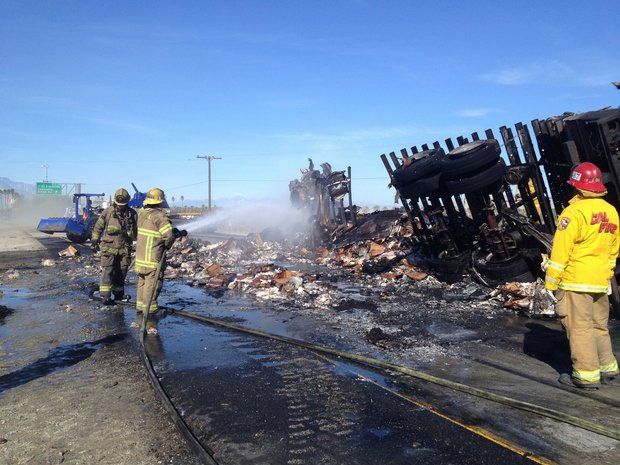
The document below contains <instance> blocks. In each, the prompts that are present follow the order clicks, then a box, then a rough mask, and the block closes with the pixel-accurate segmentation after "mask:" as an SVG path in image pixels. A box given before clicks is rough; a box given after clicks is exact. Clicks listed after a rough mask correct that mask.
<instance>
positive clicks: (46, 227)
mask: <svg viewBox="0 0 620 465" xmlns="http://www.w3.org/2000/svg"><path fill="white" fill-rule="evenodd" d="M70 220H71V218H43V219H42V220H41V221H39V225H38V226H37V230H39V231H41V232H43V233H46V234H54V233H63V232H66V231H67V223H68V222H69V221H70Z"/></svg>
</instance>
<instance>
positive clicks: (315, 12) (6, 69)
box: [0, 0, 620, 204]
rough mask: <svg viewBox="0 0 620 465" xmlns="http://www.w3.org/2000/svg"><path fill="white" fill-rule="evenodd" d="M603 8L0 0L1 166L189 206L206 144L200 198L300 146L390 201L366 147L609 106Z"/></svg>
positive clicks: (281, 181) (278, 175) (614, 57)
mask: <svg viewBox="0 0 620 465" xmlns="http://www.w3.org/2000/svg"><path fill="white" fill-rule="evenodd" d="M619 18H620V5H619V4H618V3H617V2H610V1H591V2H584V1H582V0H580V1H576V0H564V1H539V2H533V1H532V2H515V1H487V0H482V1H480V0H479V1H476V2H467V1H441V0H436V1H433V2H414V1H400V2H398V1H381V2H379V1H364V0H358V1H354V0H342V1H338V0H333V1H316V2H308V1H286V2H278V1H269V2H267V1H244V2H237V1H232V0H227V1H178V2H170V1H165V2H137V1H135V2H134V1H116V2H112V1H105V2H104V1H88V2H85V1H54V2H50V1H38V2H32V1H23V0H20V1H8V0H0V160H1V161H2V163H1V164H0V176H7V177H10V178H12V179H14V180H17V181H25V182H35V181H37V180H41V178H42V177H43V175H44V170H43V169H42V168H41V165H42V164H43V163H47V164H48V165H49V166H50V180H54V181H70V182H74V181H81V182H85V183H87V189H88V190H92V191H105V192H106V193H110V192H111V191H113V190H114V189H115V188H116V187H118V186H120V185H123V186H127V187H129V183H130V182H131V181H135V182H136V183H137V184H138V186H139V187H141V188H143V189H146V188H149V187H151V186H153V185H157V186H161V187H163V188H164V189H165V190H166V191H167V193H168V195H169V196H172V195H175V196H177V197H179V196H180V195H184V196H185V197H186V198H188V199H192V198H193V199H202V198H206V184H204V181H205V179H206V162H205V161H202V160H196V158H195V157H196V155H198V154H200V155H207V154H211V155H216V156H221V157H222V158H223V159H222V160H218V161H216V162H214V179H215V182H214V196H215V197H216V198H218V197H220V198H223V197H231V196H235V195H244V196H250V197H275V196H286V195H288V193H287V192H288V187H287V185H288V180H290V179H292V178H294V177H296V176H297V175H298V174H299V168H300V167H303V166H306V157H307V156H311V157H312V158H314V161H315V163H316V164H317V165H318V163H320V162H323V161H330V162H331V164H332V166H333V167H334V168H336V169H338V168H340V169H345V168H346V166H347V164H351V165H352V167H353V173H354V191H355V197H356V200H357V201H358V202H359V203H362V204H390V203H391V201H392V193H391V192H390V191H388V190H387V189H386V187H385V186H386V184H387V177H386V175H385V171H384V169H383V167H382V165H381V163H380V161H379V158H378V156H379V155H380V154H381V153H383V152H388V151H391V150H398V149H400V148H401V147H405V146H409V147H410V146H411V145H414V144H422V143H424V142H432V141H433V140H437V139H439V140H443V139H444V138H446V137H453V136H457V135H459V134H464V133H466V132H467V131H472V130H484V129H486V128H487V127H492V128H494V129H495V128H497V127H498V126H500V125H502V124H510V123H515V122H517V121H524V122H529V120H530V119H532V118H535V117H545V116H550V115H553V114H558V113H561V112H563V111H566V110H571V111H580V110H590V109H596V108H600V107H603V106H609V105H613V106H617V105H618V103H619V100H620V99H619V97H620V91H617V90H615V88H614V87H613V86H611V84H610V81H612V80H614V81H616V80H620V53H619V51H620V34H619V33H618V19H619ZM372 178H379V179H372ZM234 180H236V181H234ZM197 183H203V184H197ZM182 186H184V187H182Z"/></svg>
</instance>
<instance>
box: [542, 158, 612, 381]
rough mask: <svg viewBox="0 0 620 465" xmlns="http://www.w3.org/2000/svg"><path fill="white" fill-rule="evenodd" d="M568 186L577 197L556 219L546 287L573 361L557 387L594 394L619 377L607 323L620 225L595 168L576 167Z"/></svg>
mask: <svg viewBox="0 0 620 465" xmlns="http://www.w3.org/2000/svg"><path fill="white" fill-rule="evenodd" d="M568 183H569V184H570V185H571V186H573V187H574V188H575V189H577V192H578V194H577V195H576V196H575V197H573V198H572V199H571V200H570V202H569V206H568V207H566V209H564V211H563V212H562V213H561V214H560V216H559V218H558V228H557V231H556V233H555V236H554V238H553V249H552V250H551V257H550V259H549V262H548V263H547V270H546V277H545V287H546V288H547V289H548V290H551V291H555V297H556V299H557V303H556V313H557V314H558V316H559V317H560V318H561V321H562V325H563V326H564V328H565V329H566V334H567V336H568V340H569V345H570V351H571V359H572V362H573V372H572V375H571V376H570V377H569V376H568V375H567V374H564V375H562V376H561V377H560V382H562V383H566V384H569V383H572V384H574V385H575V386H577V387H580V388H586V389H596V388H598V387H599V386H600V384H601V381H603V382H605V381H609V380H611V379H613V378H614V377H615V376H616V375H617V374H618V362H617V361H616V358H615V357H614V354H613V352H612V347H611V340H610V337H609V331H608V328H607V322H608V319H609V298H608V294H610V293H611V284H610V282H611V279H612V278H613V276H614V271H615V268H616V257H617V256H618V247H619V245H620V229H619V227H618V226H619V224H620V223H619V221H618V212H617V211H616V209H615V208H614V207H613V206H612V205H610V204H609V203H607V202H606V201H605V200H603V199H602V197H603V196H604V195H605V194H606V193H607V190H606V188H605V185H604V184H603V183H602V181H601V171H600V169H599V168H598V167H597V166H596V165H594V164H592V163H589V162H586V163H581V164H580V165H578V166H577V167H576V168H575V169H574V170H573V171H572V173H571V177H570V179H569V181H568Z"/></svg>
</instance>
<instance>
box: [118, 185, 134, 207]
mask: <svg viewBox="0 0 620 465" xmlns="http://www.w3.org/2000/svg"><path fill="white" fill-rule="evenodd" d="M130 198H131V197H129V192H127V191H126V190H125V189H123V188H122V187H121V188H120V189H117V190H116V192H115V193H114V203H115V204H116V205H127V204H128V203H129V199H130Z"/></svg>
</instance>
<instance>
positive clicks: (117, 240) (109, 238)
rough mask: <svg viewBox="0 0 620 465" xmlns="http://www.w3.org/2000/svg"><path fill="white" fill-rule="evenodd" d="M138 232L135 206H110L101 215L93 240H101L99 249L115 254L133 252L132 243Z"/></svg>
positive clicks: (96, 224)
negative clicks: (119, 207) (121, 207)
mask: <svg viewBox="0 0 620 465" xmlns="http://www.w3.org/2000/svg"><path fill="white" fill-rule="evenodd" d="M136 234H137V214H136V211H135V210H134V209H133V208H130V207H125V209H123V210H120V209H117V207H115V206H114V205H112V206H109V207H108V208H106V209H105V210H103V212H102V213H101V215H100V216H99V219H97V222H96V223H95V227H94V228H93V232H92V234H91V236H90V237H91V240H92V241H99V242H100V244H99V250H101V251H102V252H104V253H110V254H114V255H125V254H129V253H131V245H132V243H133V241H134V239H136Z"/></svg>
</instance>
